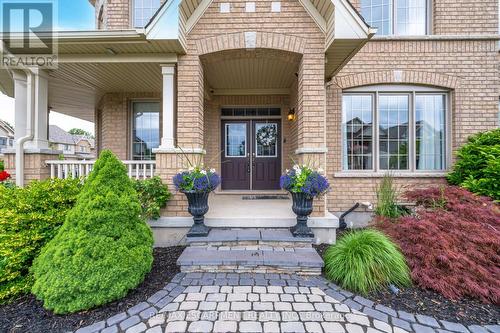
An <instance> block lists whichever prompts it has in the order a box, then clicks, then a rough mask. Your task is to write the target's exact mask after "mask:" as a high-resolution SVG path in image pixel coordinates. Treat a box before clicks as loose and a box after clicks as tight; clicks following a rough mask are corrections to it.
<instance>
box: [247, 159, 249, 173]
mask: <svg viewBox="0 0 500 333" xmlns="http://www.w3.org/2000/svg"><path fill="white" fill-rule="evenodd" d="M247 173H250V161H248V162H247Z"/></svg>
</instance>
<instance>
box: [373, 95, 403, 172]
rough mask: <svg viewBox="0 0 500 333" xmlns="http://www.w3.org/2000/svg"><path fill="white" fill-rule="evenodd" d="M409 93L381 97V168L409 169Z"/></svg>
mask: <svg viewBox="0 0 500 333" xmlns="http://www.w3.org/2000/svg"><path fill="white" fill-rule="evenodd" d="M408 114H409V103H408V95H381V96H380V97H379V115H380V119H379V154H380V169H381V170H405V169H408Z"/></svg>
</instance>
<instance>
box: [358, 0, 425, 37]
mask: <svg viewBox="0 0 500 333" xmlns="http://www.w3.org/2000/svg"><path fill="white" fill-rule="evenodd" d="M429 4H430V0H361V15H362V16H363V17H364V19H365V20H366V21H367V22H368V24H369V25H371V26H372V27H375V28H377V29H378V31H377V35H426V34H429V30H430V29H429V22H430V19H429V17H430V5H429Z"/></svg>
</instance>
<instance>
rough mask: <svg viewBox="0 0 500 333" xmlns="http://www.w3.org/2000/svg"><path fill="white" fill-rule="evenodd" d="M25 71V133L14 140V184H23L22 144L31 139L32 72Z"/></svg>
mask: <svg viewBox="0 0 500 333" xmlns="http://www.w3.org/2000/svg"><path fill="white" fill-rule="evenodd" d="M25 73H26V112H27V114H26V135H25V136H23V137H21V138H19V139H17V141H16V185H17V186H19V187H23V186H24V144H25V143H26V142H27V141H29V140H33V137H34V133H33V117H32V115H33V107H34V105H33V98H34V96H33V74H32V73H31V71H30V70H29V69H27V70H25Z"/></svg>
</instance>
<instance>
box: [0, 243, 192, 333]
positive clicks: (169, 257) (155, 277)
mask: <svg viewBox="0 0 500 333" xmlns="http://www.w3.org/2000/svg"><path fill="white" fill-rule="evenodd" d="M183 250H184V247H183V246H175V247H167V248H156V249H154V253H153V255H154V261H153V268H152V270H151V272H150V273H148V275H146V278H145V279H144V281H143V282H142V283H141V284H140V285H139V286H138V287H137V288H136V289H134V290H132V291H131V292H130V293H129V294H128V295H127V296H126V297H124V298H122V299H120V300H117V301H114V302H111V303H109V304H106V305H104V306H101V307H99V308H96V309H93V310H89V311H83V312H78V313H73V314H68V315H55V314H53V313H52V312H50V311H47V310H45V309H44V308H43V307H42V302H40V301H37V300H36V299H35V297H34V296H33V295H27V296H23V297H21V298H19V299H17V300H15V301H14V302H12V303H10V304H6V305H3V306H0V332H6V333H21V332H23V333H24V332H30V333H38V332H40V333H42V332H43V333H46V332H51V333H57V332H67V331H71V330H76V329H78V328H80V327H84V326H87V325H90V324H92V323H94V322H97V321H100V320H103V319H106V318H108V317H110V316H112V315H114V314H117V313H119V312H122V311H125V310H127V309H128V308H130V307H132V306H134V305H135V304H137V303H139V302H141V301H143V300H145V299H147V298H148V297H150V296H151V295H153V294H154V293H155V292H157V291H158V290H160V289H162V288H163V287H164V286H165V284H166V283H167V282H168V281H169V280H170V279H171V278H172V277H173V276H174V275H175V274H177V273H178V272H179V268H178V266H177V264H176V261H177V258H178V257H179V256H180V255H181V253H182V251H183Z"/></svg>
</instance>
